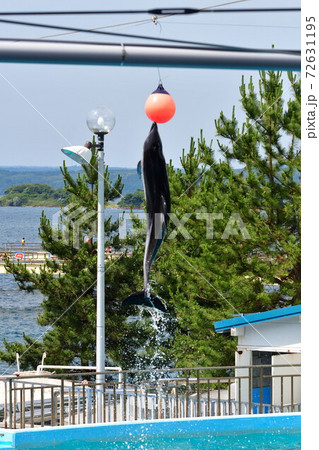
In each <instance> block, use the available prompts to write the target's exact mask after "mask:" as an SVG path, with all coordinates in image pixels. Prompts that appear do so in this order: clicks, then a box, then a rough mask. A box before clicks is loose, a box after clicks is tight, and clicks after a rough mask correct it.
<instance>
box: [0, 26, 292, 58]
mask: <svg viewBox="0 0 319 450" xmlns="http://www.w3.org/2000/svg"><path fill="white" fill-rule="evenodd" d="M0 23H7V24H11V25H22V26H29V27H38V28H53V29H56V30H64V31H76V32H81V33H93V34H102V35H104V36H117V37H126V38H133V39H146V40H151V41H160V42H169V43H177V44H188V45H191V46H192V47H193V48H194V46H202V47H205V48H213V49H215V50H228V51H241V52H260V53H264V52H269V51H271V52H273V53H282V52H285V53H294V52H295V50H273V49H266V50H264V49H255V48H246V47H234V46H228V45H220V44H211V43H207V42H195V41H184V40H179V39H168V38H160V37H153V36H143V35H134V34H127V33H114V32H110V31H100V30H88V29H83V28H74V27H64V26H60V25H47V24H40V23H31V22H21V21H16V20H6V19H0ZM6 40H9V39H6ZM10 40H11V41H12V39H10ZM21 40H22V39H19V41H21ZM91 44H94V42H91Z"/></svg>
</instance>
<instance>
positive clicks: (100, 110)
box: [62, 106, 115, 423]
mask: <svg viewBox="0 0 319 450" xmlns="http://www.w3.org/2000/svg"><path fill="white" fill-rule="evenodd" d="M86 123H87V126H88V127H89V129H90V130H91V131H92V132H93V133H94V134H96V135H97V137H98V144H97V146H96V148H97V149H98V158H97V161H98V209H97V213H98V214H97V216H98V217H97V298H96V373H97V375H96V383H97V422H100V423H101V422H102V419H103V391H102V385H103V383H104V381H105V375H104V373H103V372H105V276H104V273H105V268H104V252H105V248H104V247H105V245H104V136H105V135H106V134H108V133H109V132H110V131H111V130H112V129H113V127H114V125H115V117H114V114H113V113H112V111H110V110H109V109H108V108H106V107H105V106H99V107H97V108H95V109H92V111H90V112H89V113H88V116H87V120H86ZM62 152H63V153H64V154H66V155H67V156H69V157H70V158H72V159H73V160H74V161H76V162H78V163H80V164H89V163H90V159H91V151H90V150H89V148H88V147H85V146H84V147H82V146H73V147H65V148H63V149H62Z"/></svg>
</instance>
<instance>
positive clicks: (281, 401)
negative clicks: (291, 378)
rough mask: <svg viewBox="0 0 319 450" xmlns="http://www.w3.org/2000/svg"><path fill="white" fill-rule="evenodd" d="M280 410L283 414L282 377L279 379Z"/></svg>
mask: <svg viewBox="0 0 319 450" xmlns="http://www.w3.org/2000/svg"><path fill="white" fill-rule="evenodd" d="M280 408H281V412H283V409H284V377H283V376H281V377H280Z"/></svg>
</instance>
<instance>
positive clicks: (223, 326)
mask: <svg viewBox="0 0 319 450" xmlns="http://www.w3.org/2000/svg"><path fill="white" fill-rule="evenodd" d="M300 314H301V305H295V306H287V307H286V308H279V309H272V310H271V311H265V312H260V313H253V314H245V315H242V316H237V317H234V318H232V319H226V320H219V321H218V322H215V323H214V327H215V330H216V331H217V333H220V332H223V331H227V330H230V329H231V328H238V327H244V326H246V325H249V324H254V323H260V322H269V321H271V320H276V319H282V318H283V317H291V316H299V315H300Z"/></svg>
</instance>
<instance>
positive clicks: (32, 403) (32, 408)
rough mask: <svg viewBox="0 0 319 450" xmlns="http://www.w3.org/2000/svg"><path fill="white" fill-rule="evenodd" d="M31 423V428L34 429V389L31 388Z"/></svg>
mask: <svg viewBox="0 0 319 450" xmlns="http://www.w3.org/2000/svg"><path fill="white" fill-rule="evenodd" d="M30 415H31V417H30V422H31V428H33V427H34V387H33V386H31V389H30Z"/></svg>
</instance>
